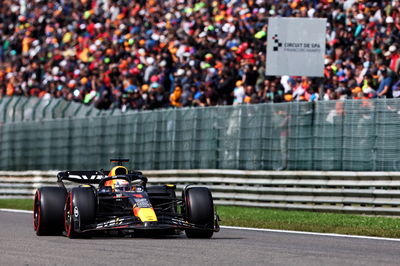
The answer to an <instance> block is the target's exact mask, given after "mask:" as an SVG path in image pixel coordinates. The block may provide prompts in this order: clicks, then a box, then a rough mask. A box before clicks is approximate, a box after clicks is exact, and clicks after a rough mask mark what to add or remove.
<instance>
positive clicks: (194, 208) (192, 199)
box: [183, 187, 214, 238]
mask: <svg viewBox="0 0 400 266" xmlns="http://www.w3.org/2000/svg"><path fill="white" fill-rule="evenodd" d="M183 198H184V201H185V204H184V206H185V212H186V218H187V220H188V221H189V222H190V223H193V224H195V225H197V226H200V227H202V228H204V229H186V230H185V233H186V236H187V237H188V238H211V237H212V235H213V233H214V231H213V230H214V203H213V199H212V196H211V192H210V190H209V189H208V188H206V187H189V188H187V189H186V190H185V191H184V193H183Z"/></svg>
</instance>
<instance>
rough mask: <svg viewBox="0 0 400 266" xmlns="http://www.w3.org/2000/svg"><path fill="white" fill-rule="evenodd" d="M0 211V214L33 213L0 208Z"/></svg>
mask: <svg viewBox="0 0 400 266" xmlns="http://www.w3.org/2000/svg"><path fill="white" fill-rule="evenodd" d="M0 211H2V212H16V213H30V214H32V213H33V211H25V210H14V209H2V208H0Z"/></svg>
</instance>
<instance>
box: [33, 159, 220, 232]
mask: <svg viewBox="0 0 400 266" xmlns="http://www.w3.org/2000/svg"><path fill="white" fill-rule="evenodd" d="M126 161H128V160H121V159H117V160H112V162H117V163H118V165H117V166H115V167H113V168H112V170H111V171H104V170H100V171H65V172H59V173H58V175H57V183H58V185H59V186H58V187H41V188H39V189H38V190H37V191H36V194H35V200H34V212H33V220H34V222H33V225H34V229H35V231H36V234H37V235H39V236H40V235H58V234H64V235H66V236H67V237H69V238H79V237H83V236H88V235H92V233H96V232H100V231H101V232H107V233H109V232H114V233H115V232H118V233H122V234H123V233H126V234H131V235H133V236H136V235H146V234H147V233H151V234H153V233H155V234H179V233H180V232H181V231H185V233H186V236H187V237H188V238H211V237H212V235H213V233H214V232H218V231H219V225H218V221H219V217H218V215H217V214H216V212H215V210H214V204H213V199H212V195H211V192H210V191H209V190H208V188H206V187H199V186H191V185H190V186H186V187H185V188H184V189H183V191H182V198H177V196H176V194H175V185H157V186H148V185H147V177H145V176H144V175H143V174H142V173H141V172H139V171H128V169H127V168H126V167H124V166H122V165H121V163H122V162H126ZM65 180H68V181H72V182H75V183H78V184H80V185H79V186H78V187H74V188H72V189H67V188H66V187H65V184H64V182H63V181H65Z"/></svg>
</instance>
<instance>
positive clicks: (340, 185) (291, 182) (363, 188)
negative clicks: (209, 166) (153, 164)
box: [0, 169, 400, 215]
mask: <svg viewBox="0 0 400 266" xmlns="http://www.w3.org/2000/svg"><path fill="white" fill-rule="evenodd" d="M57 173H58V171H24V172H10V171H0V198H33V196H34V193H35V191H36V189H37V188H39V187H41V186H45V185H46V186H47V185H56V180H57V179H56V176H57ZM143 174H144V175H145V176H147V177H148V178H149V184H152V185H156V184H175V185H176V186H177V191H181V190H182V189H183V188H184V187H185V186H186V185H189V184H193V185H200V186H206V187H208V188H209V189H210V190H211V191H212V195H213V198H214V203H215V204H216V205H234V206H253V207H267V208H279V209H298V210H314V211H334V212H351V213H365V214H378V215H399V214H400V173H398V172H329V171H242V170H206V169H204V170H203V169H201V170H157V171H143ZM73 185H74V184H67V187H71V186H73Z"/></svg>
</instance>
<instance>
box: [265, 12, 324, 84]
mask: <svg viewBox="0 0 400 266" xmlns="http://www.w3.org/2000/svg"><path fill="white" fill-rule="evenodd" d="M325 31H326V19H324V18H322V19H320V18H318V19H311V18H269V22H268V44H267V65H266V71H265V72H266V75H267V76H283V75H289V76H309V77H322V76H323V73H324V55H325Z"/></svg>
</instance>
